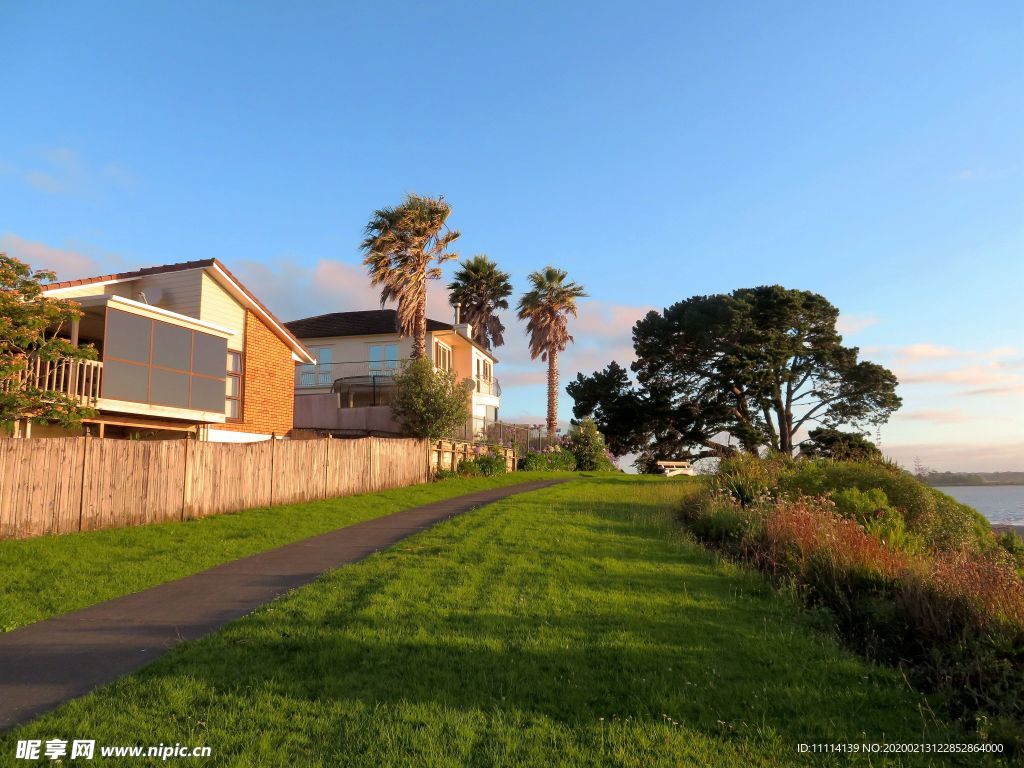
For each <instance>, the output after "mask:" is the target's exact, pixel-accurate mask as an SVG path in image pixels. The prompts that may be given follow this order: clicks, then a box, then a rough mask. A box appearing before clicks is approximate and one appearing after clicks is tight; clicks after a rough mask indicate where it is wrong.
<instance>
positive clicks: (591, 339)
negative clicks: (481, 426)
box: [0, 0, 1024, 469]
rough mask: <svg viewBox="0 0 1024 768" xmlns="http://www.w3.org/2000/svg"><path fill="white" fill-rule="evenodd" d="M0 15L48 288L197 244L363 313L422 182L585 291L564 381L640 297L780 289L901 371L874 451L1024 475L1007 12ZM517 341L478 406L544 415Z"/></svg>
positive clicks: (547, 7)
mask: <svg viewBox="0 0 1024 768" xmlns="http://www.w3.org/2000/svg"><path fill="white" fill-rule="evenodd" d="M0 32H2V33H3V40H4V66H3V68H2V71H0V96H2V98H3V103H4V105H5V110H4V113H5V117H4V119H3V120H0V248H2V249H4V250H7V251H8V252H10V253H12V254H14V255H18V256H20V257H22V258H26V259H29V260H30V261H32V262H33V263H38V264H40V265H42V264H48V265H50V266H53V267H55V268H57V269H58V271H59V272H60V274H61V276H62V277H76V276H82V275H85V274H90V273H96V272H105V271H109V270H112V269H126V268H134V267H139V266H147V265H152V264H160V263H168V262H174V261H182V260H187V259H192V258H206V257H210V256H216V257H218V258H220V259H221V260H222V261H224V262H225V263H226V264H228V266H229V267H231V268H232V270H233V271H235V272H236V273H238V274H239V275H240V276H243V278H244V279H246V280H247V282H248V283H249V286H250V288H252V289H253V290H254V291H255V292H256V293H257V294H259V295H260V296H261V297H263V298H264V299H265V300H266V302H267V303H268V304H269V305H270V306H271V308H272V309H274V310H275V311H276V312H277V313H278V314H279V315H280V316H282V317H283V318H284V319H291V318H293V317H297V316H302V315H306V314H314V313H319V312H327V311H334V310H342V309H359V308H366V307H368V306H372V302H373V298H372V296H373V294H372V292H371V291H370V290H369V289H368V287H367V286H366V281H365V279H364V278H363V275H362V270H361V268H360V267H359V254H358V251H357V246H358V242H359V237H360V232H361V228H362V226H363V225H364V224H365V222H366V220H367V218H368V216H369V214H370V212H371V211H372V210H373V209H374V208H375V207H379V206H381V205H385V204H389V203H394V202H397V201H398V200H399V199H400V198H401V196H402V195H403V194H404V193H405V192H408V191H417V192H421V193H425V194H442V193H443V194H444V195H445V196H446V198H447V199H448V200H449V201H450V202H451V203H452V205H453V208H454V213H453V217H452V223H453V225H454V226H456V227H457V228H459V229H461V230H462V232H463V237H462V239H461V240H460V243H459V247H460V251H461V252H462V253H464V254H467V255H468V254H472V253H478V252H486V253H488V254H490V255H491V256H492V257H493V258H495V259H497V260H498V261H499V262H500V263H501V264H502V265H503V266H504V267H505V268H506V269H508V270H509V271H510V272H512V274H513V277H514V282H515V284H516V287H517V290H521V289H522V288H523V286H524V285H525V276H526V274H527V273H528V272H529V271H530V270H533V269H537V268H540V267H543V266H544V265H545V264H547V263H553V264H555V265H557V266H560V267H563V268H565V269H567V270H569V272H570V274H571V275H572V276H573V277H574V278H575V279H577V280H579V281H580V282H582V283H583V284H585V285H586V287H587V288H588V290H589V293H590V294H591V297H592V298H591V300H590V301H588V302H587V303H586V304H585V305H584V306H583V309H582V314H581V318H580V321H579V323H578V324H577V325H576V330H577V334H576V335H577V340H578V344H577V346H576V348H575V349H574V350H573V351H572V352H571V353H570V354H568V355H566V357H565V361H564V366H563V372H562V375H563V380H568V379H570V378H571V377H572V376H573V375H574V373H575V372H576V371H577V370H584V371H591V370H594V369H596V368H600V367H603V365H604V364H605V363H606V362H608V360H609V359H611V357H616V358H617V359H619V360H620V362H625V361H626V360H628V355H629V328H630V326H631V324H632V322H633V321H635V320H636V319H637V318H638V317H639V316H640V315H641V314H642V313H643V312H644V311H645V310H646V309H647V308H651V307H655V308H661V307H663V306H666V305H668V304H671V303H673V302H675V301H677V300H680V299H683V298H686V297H688V296H691V295H694V294H703V293H713V292H719V291H728V290H732V289H734V288H738V287H744V286H751V285H757V284H764V283H781V284H784V285H786V286H789V287H794V288H806V289H812V290H815V291H818V292H821V293H823V294H824V295H825V296H827V297H828V298H829V299H830V300H831V301H832V302H833V303H834V304H836V305H837V306H838V307H839V308H840V310H841V312H842V315H843V320H842V323H843V328H844V330H845V331H846V336H847V339H848V341H849V343H854V344H857V345H858V346H860V347H861V348H862V349H863V350H864V351H865V354H866V356H868V357H870V358H872V359H875V360H878V361H879V362H883V363H886V364H888V365H890V366H891V367H893V368H894V370H896V371H897V373H898V374H899V375H900V378H901V380H902V381H903V382H904V383H903V385H902V386H901V394H902V395H903V397H904V400H905V406H904V409H903V411H902V412H901V413H900V414H899V415H897V416H896V417H895V418H894V419H893V420H892V421H891V422H890V424H889V425H887V426H886V427H884V428H883V430H882V443H883V447H884V448H885V449H886V450H887V451H889V452H890V453H891V454H892V455H894V456H896V457H897V458H898V459H899V460H901V461H903V462H905V463H909V462H910V461H912V459H913V457H914V456H920V457H921V458H922V460H924V461H925V462H926V463H928V464H931V465H933V466H935V467H938V468H946V469H955V468H973V469H986V468H988V469H1024V319H1022V318H1024V312H1022V310H1021V301H1022V292H1024V5H1022V4H1021V3H1019V2H972V3H943V2H935V1H934V0H932V1H931V2H922V3H913V2H906V3H895V4H894V3H856V4H849V3H845V4H840V3H812V2H805V3H796V2H777V3H764V2H756V3H728V4H724V3H701V4H697V3H689V4H686V3H665V4H657V3H639V4H637V3H633V4H621V3H615V4H604V3H592V2H588V3H581V2H577V3H566V2H546V3H539V2H538V3H521V4H520V3H516V4H514V3H505V4H497V3H468V2H467V3H455V2H450V3H448V2H441V3H432V4H421V3H408V4H394V3H392V4H388V3H361V4H355V3H353V4H346V5H343V4H340V3H327V2H320V3H306V4H293V3H277V4H271V3H247V4H244V5H243V4H236V5H235V6H233V7H229V6H228V5H226V4H224V5H222V6H215V5H214V4H209V3H188V2H175V3H145V4H137V3H113V2H100V3H90V2H80V3H74V4H69V3H47V2H2V3H0ZM448 271H449V272H450V270H448ZM432 291H433V294H434V295H433V296H432V299H431V302H432V304H431V306H432V307H433V308H434V311H433V314H435V315H441V316H442V317H445V316H447V314H448V313H447V310H446V308H445V307H444V298H443V291H442V290H441V286H440V285H437V286H433V287H432ZM506 325H509V326H512V327H515V326H516V324H515V323H514V321H513V320H512V319H511V318H510V319H509V320H507V321H506ZM510 335H511V337H512V342H511V343H510V344H509V345H508V347H506V348H505V349H503V350H500V351H499V357H500V358H501V359H502V365H501V367H500V368H499V371H501V376H502V378H503V380H504V381H505V382H506V386H505V392H506V395H505V397H504V399H503V416H505V417H509V418H515V417H524V418H537V417H539V416H540V414H541V413H542V412H543V408H544V398H543V385H542V383H541V382H542V372H543V371H542V367H541V364H540V363H539V362H538V363H530V361H529V359H528V355H527V354H526V352H525V343H524V342H523V340H522V338H521V334H520V333H516V332H515V331H513V333H511V334H510ZM561 407H562V409H563V412H562V416H563V417H564V418H568V416H569V415H570V408H571V401H570V400H569V398H568V397H567V396H566V395H564V394H563V397H562V406H561Z"/></svg>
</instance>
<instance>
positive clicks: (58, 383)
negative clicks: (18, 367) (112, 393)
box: [7, 356, 103, 408]
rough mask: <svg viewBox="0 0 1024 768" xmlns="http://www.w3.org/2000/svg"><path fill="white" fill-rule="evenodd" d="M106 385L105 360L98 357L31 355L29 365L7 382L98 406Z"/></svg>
mask: <svg viewBox="0 0 1024 768" xmlns="http://www.w3.org/2000/svg"><path fill="white" fill-rule="evenodd" d="M102 386H103V363H101V362H100V361H99V360H75V359H70V358H60V359H58V360H43V359H41V358H39V357H36V356H31V357H29V358H28V366H27V367H26V368H25V369H24V370H22V371H20V372H19V374H18V375H17V377H15V378H14V379H13V380H12V381H10V382H8V383H7V388H10V389H13V388H25V389H40V390H43V391H44V392H59V393H60V394H62V395H66V396H68V397H70V398H71V399H73V400H77V401H78V402H80V403H81V404H82V405H85V406H87V407H89V408H95V407H97V404H98V403H99V399H100V391H101V389H102Z"/></svg>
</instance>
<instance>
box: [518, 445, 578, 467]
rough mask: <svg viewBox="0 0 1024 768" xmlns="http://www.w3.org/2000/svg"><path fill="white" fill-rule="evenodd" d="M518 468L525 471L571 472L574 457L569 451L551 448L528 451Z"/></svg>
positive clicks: (574, 462)
mask: <svg viewBox="0 0 1024 768" xmlns="http://www.w3.org/2000/svg"><path fill="white" fill-rule="evenodd" d="M520 469H523V470H524V471H526V472H572V471H573V470H574V469H576V457H575V456H573V455H572V454H571V453H570V452H569V451H562V450H558V449H555V450H551V451H543V452H533V453H528V454H526V456H524V457H523V458H522V459H521V466H520Z"/></svg>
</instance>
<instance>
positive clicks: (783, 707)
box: [0, 476, 978, 766]
mask: <svg viewBox="0 0 1024 768" xmlns="http://www.w3.org/2000/svg"><path fill="white" fill-rule="evenodd" d="M692 483H693V481H687V480H681V481H664V480H652V479H645V478H631V477H625V476H604V477H593V478H587V479H582V480H577V481H575V482H572V483H567V484H565V485H562V486H558V487H553V488H549V489H545V490H542V491H536V492H532V493H529V494H526V495H523V496H519V497H515V498H512V499H508V500H505V501H502V502H499V503H497V504H494V505H491V506H488V507H485V508H482V509H479V510H476V511H472V512H469V513H467V514H465V515H463V516H461V517H459V518H456V519H453V520H451V521H448V522H446V523H443V524H441V525H439V526H437V527H435V528H433V529H431V530H429V531H426V532H424V533H421V534H418V535H416V536H414V537H411V538H409V539H406V540H404V541H403V542H401V543H399V544H397V545H396V546H394V547H392V548H391V549H389V550H387V551H385V552H382V553H380V554H378V555H375V556H373V557H371V558H369V559H367V560H365V561H362V562H361V563H358V564H355V565H352V566H347V567H344V568H341V569H339V570H337V571H334V572H332V573H331V574H329V575H328V576H325V577H323V578H322V579H320V580H318V581H317V582H315V583H314V584H312V585H310V586H308V587H306V588H303V589H301V590H298V591H296V592H294V593H292V594H290V595H289V596H287V597H285V598H282V599H280V600H277V601H275V602H273V603H271V604H270V605H268V606H267V607H266V608H264V609H262V610H260V611H258V612H257V613H255V614H253V615H251V616H249V617H246V618H245V619H242V620H240V621H237V622H234V623H233V624H231V625H229V626H228V627H226V628H225V629H224V630H222V631H221V632H219V633H217V634H215V635H211V636H209V637H207V638H205V639H203V640H200V641H197V642H194V643H189V644H186V645H184V646H182V647H180V648H179V649H177V650H175V651H174V652H172V653H171V654H169V655H168V656H166V657H164V658H163V659H162V660H160V661H158V662H157V663H156V664H154V665H152V666H150V667H148V668H147V669H145V670H143V671H141V672H139V673H137V674H135V675H132V676H130V677H127V678H125V679H123V680H121V681H119V682H118V683H116V684H114V685H112V686H109V687H107V688H105V689H102V690H100V691H98V692H96V693H94V694H92V695H90V696H88V697H85V698H82V699H79V700H77V701H74V702H71V703H70V704H68V705H66V706H64V707H62V708H61V709H59V710H57V711H56V712H54V713H51V714H49V715H46V716H44V717H42V718H39V719H37V720H35V721H33V722H31V723H29V724H27V725H25V726H23V727H22V728H20V729H17V730H16V731H15V732H13V733H11V734H9V735H8V736H7V737H6V738H5V739H4V740H0V754H7V753H11V754H13V749H14V741H15V740H16V739H19V738H20V739H25V738H54V737H59V738H67V737H69V736H72V735H73V734H76V733H77V734H87V737H88V738H95V739H97V741H98V742H100V743H109V744H121V743H126V744H127V743H141V744H150V743H152V744H158V743H160V742H163V743H171V744H173V743H176V742H181V743H188V744H202V745H209V746H211V747H212V749H213V760H212V764H215V765H237V766H243V765H244V766H279V765H303V766H306V765H309V766H320V765H322V766H335V765H364V766H378V765H396V766H397V765H410V764H412V765H432V766H433V765H438V766H440V765H467V764H468V765H508V766H520V765H537V766H541V765H543V766H549V765H606V764H611V765H630V766H649V765H666V766H668V765H672V766H675V765H729V766H752V765H761V766H777V765H789V764H805V763H807V762H818V763H820V764H828V765H834V764H837V759H836V757H835V756H827V757H821V756H819V757H818V758H814V757H813V756H801V755H800V754H798V752H797V749H796V748H797V745H798V744H799V743H838V742H882V741H897V742H922V741H924V742H951V741H952V742H957V741H964V740H965V737H964V736H963V734H961V733H960V732H959V731H957V730H956V728H955V727H954V726H952V725H950V724H948V723H946V722H944V721H942V720H940V719H938V718H936V717H935V716H934V715H933V714H931V712H930V710H929V708H928V707H927V702H926V701H925V700H924V699H923V698H922V697H921V696H920V695H919V694H916V693H914V692H913V691H911V690H909V689H908V688H907V687H906V685H905V684H904V683H903V682H902V681H901V679H900V677H899V675H898V674H897V673H895V672H894V671H892V670H887V669H882V668H878V667H873V666H871V665H868V664H865V663H863V662H862V661H860V660H858V659H857V658H855V657H853V656H852V655H850V654H848V653H846V652H845V651H843V650H842V649H841V648H839V647H838V646H837V645H836V643H835V642H834V641H833V639H832V638H831V637H830V636H829V635H827V634H825V633H823V632H820V631H818V630H816V629H815V628H814V627H813V626H812V625H811V623H810V620H809V618H808V614H807V613H805V612H803V611H801V609H800V608H799V606H798V605H797V604H796V603H795V601H793V600H791V599H789V598H788V597H786V596H779V595H777V594H775V593H774V592H772V591H771V590H770V589H768V588H767V587H766V586H765V585H764V582H763V581H761V580H760V579H759V578H757V577H755V576H752V575H749V574H745V573H742V572H740V571H738V570H736V569H735V568H733V567H731V566H728V565H723V564H721V563H719V562H718V561H717V560H716V559H715V558H714V557H713V556H711V555H709V554H708V553H706V552H705V551H704V550H702V549H700V548H699V547H697V546H696V545H694V544H692V543H690V542H689V541H687V540H686V539H685V538H683V537H682V535H681V534H680V533H679V532H678V528H677V527H676V526H675V524H674V521H673V519H672V515H673V510H674V509H675V508H677V506H678V504H679V502H680V501H681V500H682V499H683V498H684V497H685V496H686V495H687V494H688V493H689V492H690V489H691V488H692V487H693V485H692ZM939 757H942V759H938V758H939ZM969 762H970V763H971V764H977V762H978V761H977V760H975V759H974V758H973V757H972V758H971V760H970V761H969ZM182 763H183V764H188V761H187V760H186V761H182ZM847 763H849V764H864V765H867V764H871V765H928V764H935V765H948V764H949V763H950V761H949V760H948V759H946V756H934V757H929V756H901V757H894V758H892V759H891V760H890V761H889V762H887V761H886V760H885V759H884V758H879V757H878V756H875V757H873V758H872V759H871V762H870V763H869V762H868V760H867V759H865V758H862V757H861V758H852V759H850V760H848V761H847Z"/></svg>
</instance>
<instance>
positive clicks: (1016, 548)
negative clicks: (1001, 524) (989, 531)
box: [996, 531, 1024, 575]
mask: <svg viewBox="0 0 1024 768" xmlns="http://www.w3.org/2000/svg"><path fill="white" fill-rule="evenodd" d="M996 543H997V544H998V545H999V546H1000V547H1002V548H1003V549H1004V550H1006V554H1007V555H1009V557H1010V559H1011V560H1012V561H1013V563H1014V564H1015V565H1016V567H1017V570H1019V571H1021V572H1022V575H1024V539H1022V538H1021V537H1020V536H1018V535H1017V534H1016V533H1014V532H1013V531H1003V532H1001V533H1000V534H999V535H997V536H996Z"/></svg>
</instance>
